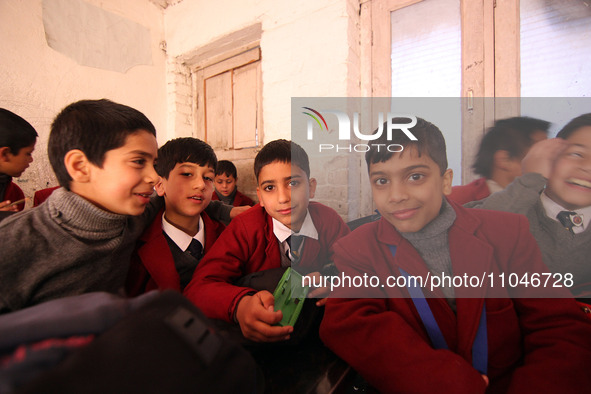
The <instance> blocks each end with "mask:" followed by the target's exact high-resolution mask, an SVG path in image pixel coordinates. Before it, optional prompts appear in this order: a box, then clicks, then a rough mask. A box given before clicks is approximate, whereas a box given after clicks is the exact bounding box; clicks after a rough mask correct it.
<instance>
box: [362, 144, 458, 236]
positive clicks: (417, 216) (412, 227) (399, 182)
mask: <svg viewBox="0 0 591 394" xmlns="http://www.w3.org/2000/svg"><path fill="white" fill-rule="evenodd" d="M452 177H453V173H452V170H450V169H448V170H446V171H445V173H444V174H443V175H441V171H440V169H439V166H438V165H437V164H436V163H435V162H434V161H433V160H432V159H431V158H430V157H429V156H428V154H427V153H423V154H421V156H420V157H419V155H418V152H417V149H416V148H415V147H413V146H407V147H406V148H405V149H404V151H403V152H402V153H395V154H393V155H392V157H390V159H388V160H387V161H385V162H382V163H372V164H370V166H369V180H370V183H371V189H372V192H373V200H374V202H375V204H376V207H377V209H378V211H379V212H380V213H381V214H382V216H383V217H384V218H385V219H386V220H387V221H388V222H389V223H390V224H392V225H393V226H394V227H395V228H396V230H398V231H399V232H403V233H414V232H417V231H419V230H421V229H423V227H425V226H426V225H427V224H429V223H430V222H431V221H432V220H433V219H435V218H436V217H437V216H438V215H439V211H440V209H441V204H442V202H443V195H444V194H445V195H447V194H449V193H450V192H451V181H452Z"/></svg>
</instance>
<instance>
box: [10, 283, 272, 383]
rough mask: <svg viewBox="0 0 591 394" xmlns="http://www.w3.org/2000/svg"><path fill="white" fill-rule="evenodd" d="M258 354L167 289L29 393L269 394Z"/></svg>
mask: <svg viewBox="0 0 591 394" xmlns="http://www.w3.org/2000/svg"><path fill="white" fill-rule="evenodd" d="M263 391H264V381H263V377H262V374H261V372H260V370H259V368H258V367H257V365H256V363H255V362H254V360H253V359H252V357H251V356H250V354H249V353H248V352H247V351H246V350H244V349H243V348H242V347H241V346H240V345H238V344H236V343H235V342H233V341H232V340H230V339H228V338H226V337H224V336H222V335H220V334H218V333H216V330H215V328H214V326H213V325H212V323H211V322H210V321H209V320H208V319H207V318H206V317H205V316H204V315H203V314H202V313H201V312H200V311H199V310H198V309H197V308H196V307H195V306H193V304H191V302H189V301H188V300H187V299H186V298H184V297H183V296H182V295H181V294H179V293H177V292H174V291H170V290H169V291H164V292H162V293H161V294H160V295H159V296H158V297H156V298H155V299H154V300H152V301H151V302H149V303H148V304H146V305H144V306H143V307H141V308H139V309H138V310H136V311H134V312H132V313H131V314H129V315H128V316H127V317H125V318H123V319H122V320H121V321H120V322H119V323H117V324H116V325H114V326H113V327H112V328H110V329H108V330H107V331H105V332H104V333H102V334H100V335H99V336H97V338H96V339H95V340H94V341H93V342H91V343H90V344H89V345H87V346H86V347H83V348H81V349H78V350H76V351H74V352H73V353H72V354H70V355H69V356H68V357H67V358H66V359H65V360H64V361H62V362H61V363H60V364H59V365H58V366H56V367H54V368H52V369H50V370H48V371H47V372H44V373H43V374H41V376H39V377H38V378H36V379H35V380H33V381H32V382H30V383H29V384H27V385H25V386H24V387H21V389H20V390H18V392H22V393H60V394H66V393H101V394H102V393H262V392H263Z"/></svg>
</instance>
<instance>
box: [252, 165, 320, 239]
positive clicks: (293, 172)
mask: <svg viewBox="0 0 591 394" xmlns="http://www.w3.org/2000/svg"><path fill="white" fill-rule="evenodd" d="M315 191H316V180H315V179H314V178H311V179H308V176H307V175H306V173H305V172H304V170H302V169H301V168H300V167H298V166H297V165H295V164H293V165H292V164H291V163H283V162H280V161H274V162H272V163H270V164H267V165H266V166H264V167H263V168H261V172H260V173H259V179H258V186H257V196H258V198H259V201H260V204H261V206H262V207H264V208H265V211H267V213H268V214H269V215H271V217H273V218H274V219H276V220H278V221H279V222H281V223H283V224H284V225H285V226H287V227H289V228H290V229H292V230H293V231H296V232H297V231H299V230H300V228H301V227H302V224H303V223H304V219H305V218H306V212H307V210H308V203H309V201H310V198H312V197H314V192H315Z"/></svg>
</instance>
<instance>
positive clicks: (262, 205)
mask: <svg viewBox="0 0 591 394" xmlns="http://www.w3.org/2000/svg"><path fill="white" fill-rule="evenodd" d="M257 198H258V199H259V204H260V206H261V207H263V208H264V207H265V204H263V199H262V198H261V190H260V189H259V187H258V186H257Z"/></svg>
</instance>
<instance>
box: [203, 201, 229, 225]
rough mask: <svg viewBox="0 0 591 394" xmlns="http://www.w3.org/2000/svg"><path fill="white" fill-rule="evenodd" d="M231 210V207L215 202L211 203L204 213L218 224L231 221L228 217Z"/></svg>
mask: <svg viewBox="0 0 591 394" xmlns="http://www.w3.org/2000/svg"><path fill="white" fill-rule="evenodd" d="M232 208H234V207H233V206H231V205H227V204H224V203H223V202H221V201H218V200H215V201H211V202H210V203H209V205H208V206H207V208H205V213H207V215H208V216H209V217H210V218H212V219H214V220H217V221H218V222H226V223H227V222H229V221H230V220H232V219H231V217H230V212H231V211H232Z"/></svg>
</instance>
